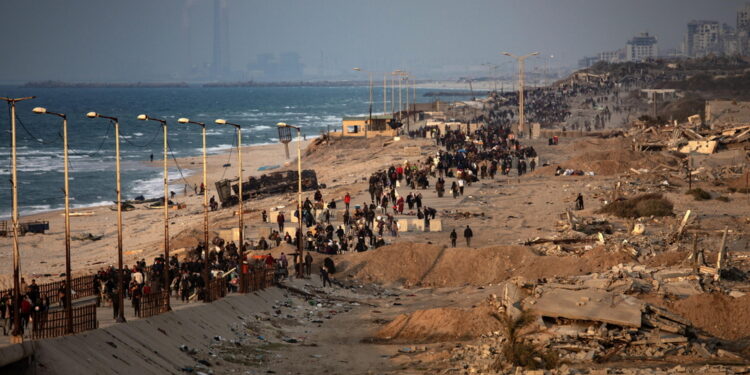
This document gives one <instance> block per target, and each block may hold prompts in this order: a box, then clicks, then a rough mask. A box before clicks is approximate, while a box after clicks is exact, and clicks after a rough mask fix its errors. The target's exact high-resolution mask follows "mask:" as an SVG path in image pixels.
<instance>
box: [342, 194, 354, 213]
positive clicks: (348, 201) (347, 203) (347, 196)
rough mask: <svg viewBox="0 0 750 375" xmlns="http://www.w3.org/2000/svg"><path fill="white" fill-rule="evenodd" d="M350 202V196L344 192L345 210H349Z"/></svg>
mask: <svg viewBox="0 0 750 375" xmlns="http://www.w3.org/2000/svg"><path fill="white" fill-rule="evenodd" d="M351 202H352V197H351V196H350V195H349V193H346V195H344V204H345V205H346V210H347V211H349V203H351Z"/></svg>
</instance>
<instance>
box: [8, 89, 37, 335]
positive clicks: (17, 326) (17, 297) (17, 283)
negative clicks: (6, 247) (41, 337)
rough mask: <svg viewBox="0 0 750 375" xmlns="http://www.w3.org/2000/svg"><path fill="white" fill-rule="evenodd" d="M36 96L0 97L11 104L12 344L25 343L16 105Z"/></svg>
mask: <svg viewBox="0 0 750 375" xmlns="http://www.w3.org/2000/svg"><path fill="white" fill-rule="evenodd" d="M34 98H35V96H29V97H25V98H5V97H0V100H4V101H6V102H8V103H10V134H11V135H10V138H11V141H10V146H11V147H10V159H11V190H12V193H11V196H12V201H13V203H12V213H11V222H12V225H13V302H12V306H13V308H14V309H15V311H16V313H15V314H13V332H11V335H12V336H13V337H12V338H11V342H14V343H18V342H21V341H23V332H22V331H21V315H20V314H19V313H18V310H19V307H20V305H21V280H20V273H21V265H20V262H21V255H20V252H19V251H18V176H17V175H16V103H17V102H21V101H24V100H29V99H34Z"/></svg>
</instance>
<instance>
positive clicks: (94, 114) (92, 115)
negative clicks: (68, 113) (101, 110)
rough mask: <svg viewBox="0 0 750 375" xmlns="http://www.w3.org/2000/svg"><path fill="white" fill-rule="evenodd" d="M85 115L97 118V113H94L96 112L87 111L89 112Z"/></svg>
mask: <svg viewBox="0 0 750 375" xmlns="http://www.w3.org/2000/svg"><path fill="white" fill-rule="evenodd" d="M86 117H88V118H97V117H99V114H98V113H96V112H89V113H87V114H86Z"/></svg>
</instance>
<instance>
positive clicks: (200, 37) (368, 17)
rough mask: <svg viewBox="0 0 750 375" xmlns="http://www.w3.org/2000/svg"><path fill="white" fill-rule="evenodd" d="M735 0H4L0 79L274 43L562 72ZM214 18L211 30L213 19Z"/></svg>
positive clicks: (665, 34)
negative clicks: (520, 64)
mask: <svg viewBox="0 0 750 375" xmlns="http://www.w3.org/2000/svg"><path fill="white" fill-rule="evenodd" d="M217 2H218V6H219V7H224V8H223V9H224V11H223V12H222V13H221V17H215V6H216V5H217ZM744 2H745V1H744V0H722V1H720V2H717V1H705V0H663V1H650V0H612V1H601V0H564V1H560V0H497V1H491V0H470V1H467V2H455V1H449V0H412V1H398V0H379V1H365V0H325V1H302V0H274V1H260V0H251V1H240V0H161V1H153V0H128V1H102V0H80V1H65V2H63V1H59V0H34V1H4V2H2V3H1V4H0V32H2V34H3V35H5V36H6V38H5V39H4V43H5V46H4V48H3V55H2V59H0V83H13V84H15V83H23V82H26V81H40V80H62V81H74V82H137V81H143V82H167V81H187V82H197V81H215V80H250V79H260V80H262V79H263V78H262V77H257V76H255V75H254V73H253V67H254V66H257V65H258V64H259V63H260V62H261V61H260V60H259V56H261V57H260V59H263V57H262V56H263V55H265V58H266V59H271V60H273V59H276V58H279V56H280V54H286V55H285V56H286V58H288V59H291V60H292V61H293V60H295V59H296V58H297V57H298V58H299V64H297V67H298V68H299V71H297V72H296V74H295V76H294V77H292V76H290V75H289V74H285V73H284V71H283V70H282V71H281V72H280V73H279V74H278V76H277V77H275V78H276V79H290V80H291V79H305V80H321V79H331V80H338V79H363V78H364V77H363V76H362V75H361V73H359V74H358V73H356V72H353V71H352V68H353V67H355V66H356V67H361V68H363V69H367V70H372V71H375V72H384V71H392V70H394V69H404V70H408V71H411V72H413V73H414V75H415V76H416V77H417V78H431V79H436V78H456V77H459V76H463V75H466V74H482V73H483V72H486V71H487V70H486V68H485V67H483V66H482V65H481V64H483V63H491V64H499V65H501V68H500V69H501V70H503V71H505V72H510V71H511V69H513V68H514V66H515V65H514V63H513V61H511V60H510V59H509V58H507V57H504V56H501V55H500V53H499V52H500V51H509V52H512V53H516V54H522V53H526V52H531V51H539V52H540V53H541V56H542V57H538V58H535V59H532V60H530V61H529V62H528V63H527V68H528V69H532V70H533V69H534V67H536V68H537V69H539V67H541V66H543V65H545V64H547V65H548V66H549V67H550V69H559V68H563V67H565V68H570V69H572V68H575V65H576V62H577V61H578V59H580V58H581V57H583V56H585V55H593V54H596V53H598V52H600V51H606V50H614V49H618V48H622V47H623V46H624V45H625V43H626V41H627V40H628V39H629V38H631V37H632V36H633V35H635V34H637V33H640V32H645V31H648V32H649V33H651V34H654V35H656V36H657V38H658V39H659V49H660V50H662V51H664V50H667V49H670V48H679V47H680V42H681V41H682V38H683V36H684V34H685V31H686V27H687V26H686V24H687V22H689V21H690V20H693V19H708V20H715V21H719V22H725V23H727V24H729V25H731V26H734V25H735V13H736V11H737V9H738V8H739V7H740V6H742V5H743V4H744ZM215 19H216V20H219V24H221V25H222V27H217V28H214V23H215ZM215 30H216V31H218V32H219V35H218V36H217V38H216V40H220V43H221V44H222V46H223V48H222V51H221V56H222V58H221V59H222V60H223V62H222V63H223V64H224V65H225V67H224V69H223V70H221V72H220V73H219V74H217V73H216V70H215V69H213V68H212V64H213V63H214V61H215V57H214V54H215V53H214V40H215V38H214V33H215ZM222 33H223V34H222ZM550 56H554V58H550ZM545 60H546V61H545ZM253 64H255V65H253ZM472 72H473V73H472Z"/></svg>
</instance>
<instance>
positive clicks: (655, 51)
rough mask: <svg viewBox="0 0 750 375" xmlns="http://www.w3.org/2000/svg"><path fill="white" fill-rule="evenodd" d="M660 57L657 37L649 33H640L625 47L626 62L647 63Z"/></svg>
mask: <svg viewBox="0 0 750 375" xmlns="http://www.w3.org/2000/svg"><path fill="white" fill-rule="evenodd" d="M658 56H659V45H658V43H657V41H656V37H655V36H653V35H649V33H640V34H638V35H636V36H634V37H633V38H632V39H630V40H628V43H627V45H626V46H625V60H627V61H645V60H649V59H655V58H657V57H658Z"/></svg>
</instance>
